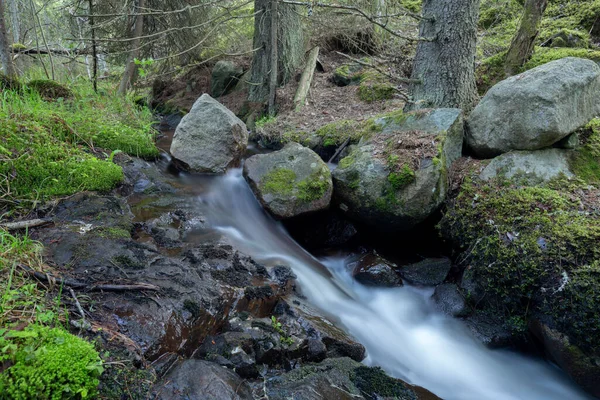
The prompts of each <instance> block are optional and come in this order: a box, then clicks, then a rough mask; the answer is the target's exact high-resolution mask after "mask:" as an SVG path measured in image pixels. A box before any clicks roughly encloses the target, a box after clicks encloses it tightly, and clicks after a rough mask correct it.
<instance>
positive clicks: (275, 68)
mask: <svg viewBox="0 0 600 400" xmlns="http://www.w3.org/2000/svg"><path fill="white" fill-rule="evenodd" d="M277 1H278V0H271V32H270V34H271V54H270V56H271V72H270V74H269V115H271V116H274V115H275V96H276V94H277V93H276V92H277V78H278V75H279V65H278V64H279V63H278V62H277V61H278V59H279V56H278V54H277V50H278V47H279V46H278V45H277V42H278V36H279V35H278V33H279V32H278V28H279V10H278V8H279V7H278V3H277Z"/></svg>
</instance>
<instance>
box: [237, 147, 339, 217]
mask: <svg viewBox="0 0 600 400" xmlns="http://www.w3.org/2000/svg"><path fill="white" fill-rule="evenodd" d="M244 177H245V178H246V180H247V181H248V183H249V184H250V187H251V188H252V191H253V192H254V194H255V195H256V197H257V198H258V200H259V201H260V203H261V204H262V205H263V206H264V207H265V209H267V210H268V211H269V212H270V213H271V214H273V215H274V216H275V217H277V218H291V217H296V216H298V215H302V214H306V213H311V212H315V211H319V210H324V209H326V208H327V207H329V203H330V201H331V195H332V192H333V184H332V181H331V173H330V171H329V167H328V166H327V164H325V163H324V162H323V160H321V158H320V157H319V156H318V155H317V154H316V153H315V152H314V151H312V150H310V149H308V148H306V147H303V146H301V145H299V144H298V143H289V144H287V145H286V146H285V147H284V148H283V149H282V150H279V151H276V152H273V153H269V154H257V155H255V156H252V157H250V158H249V159H247V160H246V162H245V163H244Z"/></svg>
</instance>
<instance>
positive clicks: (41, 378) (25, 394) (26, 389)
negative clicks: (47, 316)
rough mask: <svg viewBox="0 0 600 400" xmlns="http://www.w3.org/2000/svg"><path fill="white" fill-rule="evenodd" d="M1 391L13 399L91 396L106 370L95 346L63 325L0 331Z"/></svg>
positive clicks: (54, 398)
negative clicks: (62, 327) (4, 368)
mask: <svg viewBox="0 0 600 400" xmlns="http://www.w3.org/2000/svg"><path fill="white" fill-rule="evenodd" d="M0 335H1V336H0V348H1V349H2V350H1V352H0V360H2V361H5V362H9V363H10V364H9V365H11V366H10V367H9V368H8V369H7V370H5V371H4V372H3V373H2V374H1V375H0V392H1V393H3V394H5V395H7V396H8V397H9V398H12V399H42V400H44V399H52V400H61V399H88V398H93V397H95V396H96V395H97V392H98V383H99V381H98V377H99V376H100V375H101V374H102V372H103V371H104V369H103V367H102V362H101V360H100V357H99V356H98V353H97V352H96V350H95V349H94V346H93V345H92V344H90V343H88V342H86V341H85V340H83V339H81V338H78V337H77V336H74V335H71V334H70V333H68V332H66V331H65V330H63V329H61V328H48V327H46V326H42V325H35V324H34V325H29V326H27V327H26V328H25V329H24V330H21V331H16V330H6V329H3V330H0Z"/></svg>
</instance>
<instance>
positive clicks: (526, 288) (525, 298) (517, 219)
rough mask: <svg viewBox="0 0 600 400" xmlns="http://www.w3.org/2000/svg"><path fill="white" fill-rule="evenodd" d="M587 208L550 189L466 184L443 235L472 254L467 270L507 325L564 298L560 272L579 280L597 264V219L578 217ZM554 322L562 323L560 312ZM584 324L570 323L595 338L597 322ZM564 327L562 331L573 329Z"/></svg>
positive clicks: (590, 215)
mask: <svg viewBox="0 0 600 400" xmlns="http://www.w3.org/2000/svg"><path fill="white" fill-rule="evenodd" d="M563 190H564V189H563ZM582 207H583V205H582V202H581V201H580V200H579V199H578V198H577V197H576V196H575V195H574V194H573V193H568V192H564V191H559V190H555V189H551V188H549V187H518V186H516V185H513V184H511V183H510V182H500V181H497V182H492V183H485V184H483V183H477V182H473V181H471V180H469V179H467V180H466V181H465V183H464V184H463V187H462V189H461V192H460V194H459V195H458V197H457V198H456V199H455V200H454V201H453V202H452V203H451V205H450V207H449V209H448V211H447V213H446V214H445V215H444V217H443V219H442V221H441V223H440V229H441V232H442V234H443V235H444V236H445V237H447V238H450V239H451V240H452V241H453V242H454V243H457V244H460V245H461V247H462V248H463V249H469V250H468V253H466V255H465V258H466V259H465V265H469V266H470V271H471V273H472V274H473V277H474V279H475V280H476V281H477V282H479V284H481V285H482V286H483V287H484V288H485V290H486V293H488V296H487V297H486V299H487V300H486V302H487V304H488V306H489V307H491V308H493V309H494V310H496V311H497V312H499V313H503V314H505V315H506V317H507V318H517V317H518V318H525V319H526V318H527V317H528V312H532V311H535V307H542V305H543V304H545V302H547V301H550V302H553V301H555V300H554V298H555V297H561V296H559V295H557V290H558V289H559V285H560V281H561V279H562V274H563V273H566V274H568V275H570V274H571V273H576V272H577V271H579V270H580V269H581V268H584V267H585V266H586V265H592V264H594V263H596V262H597V260H599V259H600V248H599V247H598V246H597V243H599V241H600V217H599V216H598V215H597V214H594V213H586V212H581V209H582ZM571 306H573V307H585V304H579V305H578V304H571ZM594 307H600V304H598V303H595V305H594ZM550 315H551V316H552V317H553V318H555V319H556V318H558V319H559V320H560V318H561V315H560V313H559V312H553V313H551V314H550ZM581 317H582V318H583V319H577V318H575V319H574V318H573V316H572V315H571V316H569V317H568V319H570V320H571V321H581V322H578V324H581V326H580V328H581V329H580V331H581V332H597V328H596V327H594V326H593V323H597V321H596V320H590V319H585V318H584V317H585V315H582V316H581ZM564 318H566V317H564ZM564 318H563V319H564ZM564 321H565V322H564V324H563V326H561V331H563V332H565V331H568V330H569V329H570V327H569V326H568V324H567V322H566V319H564ZM596 326H597V325H596ZM599 339H600V337H594V340H596V342H597V343H599V342H598V340H599Z"/></svg>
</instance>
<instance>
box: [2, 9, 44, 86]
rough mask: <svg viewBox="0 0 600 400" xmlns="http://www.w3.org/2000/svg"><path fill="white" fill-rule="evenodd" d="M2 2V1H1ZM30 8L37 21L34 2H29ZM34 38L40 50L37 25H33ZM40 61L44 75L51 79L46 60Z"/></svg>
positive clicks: (36, 46)
mask: <svg viewBox="0 0 600 400" xmlns="http://www.w3.org/2000/svg"><path fill="white" fill-rule="evenodd" d="M0 1H2V0H0ZM29 8H30V9H31V17H32V18H33V19H35V18H36V12H35V6H34V4H33V1H30V2H29ZM33 36H34V37H35V48H36V49H39V48H40V39H39V37H38V31H37V28H36V27H35V23H34V24H33ZM38 54H39V53H38ZM39 60H40V63H41V64H42V68H43V69H44V73H45V74H46V78H48V79H50V74H49V73H48V68H46V63H45V62H44V59H43V58H42V57H40V58H39Z"/></svg>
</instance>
